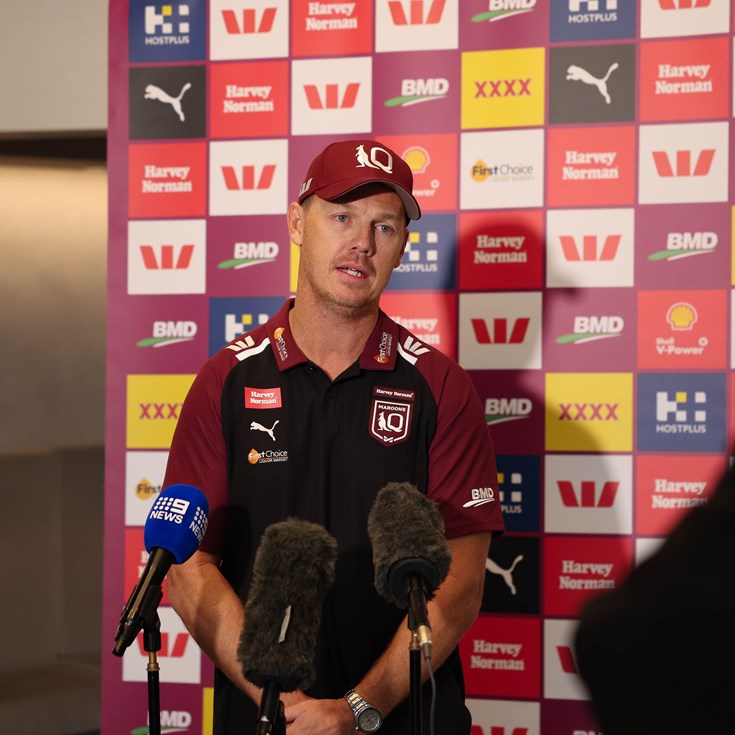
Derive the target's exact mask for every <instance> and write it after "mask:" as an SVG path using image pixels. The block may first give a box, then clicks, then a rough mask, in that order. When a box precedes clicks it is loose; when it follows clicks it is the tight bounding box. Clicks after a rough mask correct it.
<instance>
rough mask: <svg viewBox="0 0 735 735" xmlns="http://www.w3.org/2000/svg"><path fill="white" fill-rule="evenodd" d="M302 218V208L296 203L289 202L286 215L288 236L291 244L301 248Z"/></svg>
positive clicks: (303, 213)
mask: <svg viewBox="0 0 735 735" xmlns="http://www.w3.org/2000/svg"><path fill="white" fill-rule="evenodd" d="M304 216H305V212H304V208H303V207H302V206H301V205H300V204H299V203H298V202H291V204H289V205H288V214H287V215H286V221H287V223H288V234H289V236H290V237H291V242H292V243H293V244H294V245H297V246H298V247H301V243H302V242H303V233H304Z"/></svg>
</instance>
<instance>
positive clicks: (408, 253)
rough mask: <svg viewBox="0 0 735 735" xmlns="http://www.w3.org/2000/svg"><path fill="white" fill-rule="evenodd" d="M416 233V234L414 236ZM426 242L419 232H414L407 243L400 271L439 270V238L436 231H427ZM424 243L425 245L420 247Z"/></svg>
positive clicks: (398, 270) (430, 271) (428, 271)
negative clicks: (422, 239)
mask: <svg viewBox="0 0 735 735" xmlns="http://www.w3.org/2000/svg"><path fill="white" fill-rule="evenodd" d="M414 235H416V236H415V237H414ZM424 240H425V242H424V243H421V237H420V236H418V233H413V234H412V237H411V238H410V240H409V243H408V245H406V250H405V252H404V253H403V259H402V260H401V264H400V265H399V266H398V268H396V271H397V272H398V273H436V272H437V271H438V270H439V265H438V260H439V251H438V250H437V248H436V245H437V243H438V242H439V238H438V236H437V233H436V232H426V233H425V234H424ZM421 245H423V247H420V246H421Z"/></svg>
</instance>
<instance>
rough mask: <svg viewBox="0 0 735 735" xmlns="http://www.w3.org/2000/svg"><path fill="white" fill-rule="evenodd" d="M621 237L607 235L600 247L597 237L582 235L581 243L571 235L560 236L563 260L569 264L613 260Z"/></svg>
mask: <svg viewBox="0 0 735 735" xmlns="http://www.w3.org/2000/svg"><path fill="white" fill-rule="evenodd" d="M620 240H621V235H607V236H606V237H605V239H604V241H603V242H602V245H601V246H600V243H599V241H598V237H597V235H583V236H582V238H581V243H580V242H579V241H578V240H577V239H575V238H574V237H573V236H572V235H560V236H559V242H560V244H561V249H562V253H563V254H564V259H565V260H568V261H571V262H579V261H582V260H586V261H597V260H615V256H616V255H617V254H618V248H619V247H620Z"/></svg>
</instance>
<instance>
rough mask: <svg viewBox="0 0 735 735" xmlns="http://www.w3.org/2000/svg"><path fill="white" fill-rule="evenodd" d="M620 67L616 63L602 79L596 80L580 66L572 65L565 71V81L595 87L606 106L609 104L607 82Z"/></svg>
mask: <svg viewBox="0 0 735 735" xmlns="http://www.w3.org/2000/svg"><path fill="white" fill-rule="evenodd" d="M619 66H620V64H618V63H617V61H616V62H615V63H614V64H613V65H612V66H611V67H610V68H609V69H608V70H607V74H605V76H604V77H602V79H598V78H597V77H593V76H592V74H590V73H589V72H588V71H587V70H586V69H583V68H582V67H581V66H575V65H574V64H572V65H571V66H570V67H569V68H568V69H567V81H569V80H572V81H574V82H584V83H585V84H591V85H593V86H595V87H597V89H598V91H599V93H600V94H601V95H602V96H603V97H604V99H605V102H607V104H608V105H609V104H610V95H609V94H608V91H607V80H608V79H609V78H610V75H611V74H612V73H613V72H614V71H615V70H616V69H617V68H618V67H619Z"/></svg>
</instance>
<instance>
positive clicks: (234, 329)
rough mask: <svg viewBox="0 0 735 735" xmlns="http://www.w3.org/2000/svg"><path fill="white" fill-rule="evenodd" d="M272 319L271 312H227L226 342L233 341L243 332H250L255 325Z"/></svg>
mask: <svg viewBox="0 0 735 735" xmlns="http://www.w3.org/2000/svg"><path fill="white" fill-rule="evenodd" d="M268 319H270V315H269V314H241V315H240V317H239V318H238V316H237V315H236V314H225V342H232V340H233V339H235V337H239V336H240V335H241V334H242V333H243V332H249V331H250V330H251V329H253V328H254V327H255V326H260V325H261V324H265V323H266V322H267V321H268Z"/></svg>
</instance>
